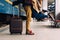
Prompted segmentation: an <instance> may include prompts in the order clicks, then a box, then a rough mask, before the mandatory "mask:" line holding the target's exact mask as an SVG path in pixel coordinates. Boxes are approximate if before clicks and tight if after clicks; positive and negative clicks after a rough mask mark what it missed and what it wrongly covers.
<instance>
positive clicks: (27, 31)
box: [25, 6, 34, 35]
mask: <svg viewBox="0 0 60 40" xmlns="http://www.w3.org/2000/svg"><path fill="white" fill-rule="evenodd" d="M25 10H26V15H27V20H26V34H30V35H33V34H34V33H32V31H31V30H30V22H31V16H32V11H31V6H25Z"/></svg>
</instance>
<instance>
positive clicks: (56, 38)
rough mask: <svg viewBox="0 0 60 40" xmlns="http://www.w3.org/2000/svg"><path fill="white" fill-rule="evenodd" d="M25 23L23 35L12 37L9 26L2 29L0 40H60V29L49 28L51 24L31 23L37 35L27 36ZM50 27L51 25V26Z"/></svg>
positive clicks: (0, 30) (0, 29)
mask: <svg viewBox="0 0 60 40" xmlns="http://www.w3.org/2000/svg"><path fill="white" fill-rule="evenodd" d="M25 23H26V22H25V21H23V34H22V35H20V34H13V35H10V32H9V25H6V26H5V27H1V28H0V40H60V28H50V27H48V25H47V24H48V23H49V22H36V21H32V22H31V25H30V26H31V29H32V30H33V32H34V33H35V35H25V27H26V26H25ZM49 25H50V24H49Z"/></svg>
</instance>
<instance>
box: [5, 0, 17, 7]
mask: <svg viewBox="0 0 60 40" xmlns="http://www.w3.org/2000/svg"><path fill="white" fill-rule="evenodd" d="M5 1H6V2H8V3H9V4H13V3H12V2H11V1H10V0H5ZM15 7H16V8H18V6H15Z"/></svg>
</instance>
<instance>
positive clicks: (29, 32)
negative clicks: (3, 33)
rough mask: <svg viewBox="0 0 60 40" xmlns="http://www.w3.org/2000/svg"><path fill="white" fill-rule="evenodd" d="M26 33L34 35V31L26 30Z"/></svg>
mask: <svg viewBox="0 0 60 40" xmlns="http://www.w3.org/2000/svg"><path fill="white" fill-rule="evenodd" d="M26 35H34V33H33V32H32V31H28V32H26Z"/></svg>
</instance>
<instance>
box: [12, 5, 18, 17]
mask: <svg viewBox="0 0 60 40" xmlns="http://www.w3.org/2000/svg"><path fill="white" fill-rule="evenodd" d="M17 11H18V12H17V15H18V18H19V5H18V9H17ZM14 16H15V10H14V6H13V17H14Z"/></svg>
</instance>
